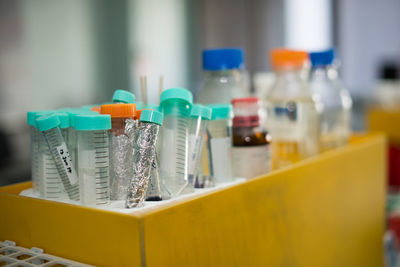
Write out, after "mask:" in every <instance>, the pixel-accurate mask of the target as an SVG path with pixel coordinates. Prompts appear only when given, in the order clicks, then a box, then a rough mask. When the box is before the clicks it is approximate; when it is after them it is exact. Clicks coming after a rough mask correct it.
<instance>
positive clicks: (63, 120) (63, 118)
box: [55, 112, 71, 128]
mask: <svg viewBox="0 0 400 267" xmlns="http://www.w3.org/2000/svg"><path fill="white" fill-rule="evenodd" d="M55 114H56V115H57V116H58V119H59V120H60V128H68V127H70V126H71V120H70V117H69V114H68V113H67V112H56V113H55Z"/></svg>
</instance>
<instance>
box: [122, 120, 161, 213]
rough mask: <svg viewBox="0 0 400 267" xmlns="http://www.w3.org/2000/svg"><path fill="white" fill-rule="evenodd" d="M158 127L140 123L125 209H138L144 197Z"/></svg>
mask: <svg viewBox="0 0 400 267" xmlns="http://www.w3.org/2000/svg"><path fill="white" fill-rule="evenodd" d="M158 130H159V126H158V125H157V124H154V123H148V122H141V123H140V126H139V129H138V131H137V135H136V140H135V142H134V146H135V148H134V150H135V152H134V155H133V172H134V175H133V178H132V179H131V181H130V184H129V188H128V192H127V195H126V201H125V206H126V207H127V208H134V207H140V206H141V205H142V204H143V201H144V199H145V197H146V191H147V186H148V182H149V178H150V172H151V169H152V163H153V161H154V159H155V154H156V144H157V136H158Z"/></svg>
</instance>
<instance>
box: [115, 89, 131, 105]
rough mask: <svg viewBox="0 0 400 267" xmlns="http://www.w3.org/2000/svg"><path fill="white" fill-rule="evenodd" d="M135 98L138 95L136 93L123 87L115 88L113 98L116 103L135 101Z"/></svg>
mask: <svg viewBox="0 0 400 267" xmlns="http://www.w3.org/2000/svg"><path fill="white" fill-rule="evenodd" d="M135 100H136V97H135V95H134V94H132V93H131V92H128V91H126V90H122V89H118V90H115V92H114V95H113V98H112V101H113V102H114V103H125V104H132V103H135Z"/></svg>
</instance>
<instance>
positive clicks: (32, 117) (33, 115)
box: [26, 110, 54, 127]
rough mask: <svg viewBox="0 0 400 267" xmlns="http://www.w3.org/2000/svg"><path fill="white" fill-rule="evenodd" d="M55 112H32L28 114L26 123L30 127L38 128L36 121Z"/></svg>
mask: <svg viewBox="0 0 400 267" xmlns="http://www.w3.org/2000/svg"><path fill="white" fill-rule="evenodd" d="M52 112H54V110H31V111H28V112H27V113H26V121H27V124H28V125H30V126H34V127H36V119H37V118H38V116H41V115H44V114H49V113H52Z"/></svg>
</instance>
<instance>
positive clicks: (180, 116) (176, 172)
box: [160, 101, 193, 198]
mask: <svg viewBox="0 0 400 267" xmlns="http://www.w3.org/2000/svg"><path fill="white" fill-rule="evenodd" d="M162 110H163V113H164V123H163V127H162V130H161V140H160V142H161V143H160V176H161V182H162V184H163V185H162V186H163V187H164V188H165V191H166V192H163V194H165V196H163V198H164V197H165V198H170V197H173V196H177V195H180V194H183V193H188V192H192V191H193V187H191V186H190V185H189V181H188V122H189V114H190V107H189V105H187V104H186V103H183V102H179V101H168V103H166V104H163V105H162ZM163 191H164V190H163Z"/></svg>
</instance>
